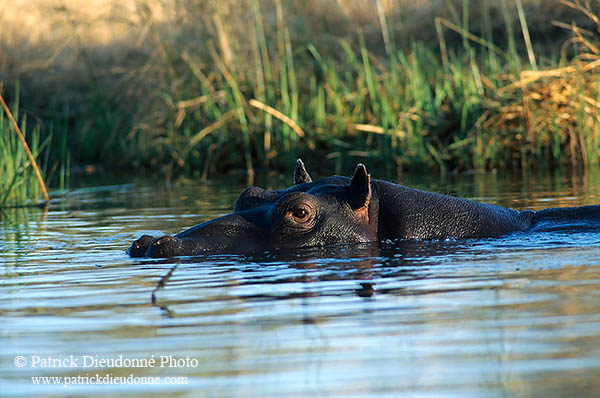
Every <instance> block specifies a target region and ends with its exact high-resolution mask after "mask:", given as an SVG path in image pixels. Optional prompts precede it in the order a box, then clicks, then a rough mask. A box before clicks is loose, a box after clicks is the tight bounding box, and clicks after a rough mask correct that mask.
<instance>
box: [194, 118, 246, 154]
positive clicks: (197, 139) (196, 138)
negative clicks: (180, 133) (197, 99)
mask: <svg viewBox="0 0 600 398" xmlns="http://www.w3.org/2000/svg"><path fill="white" fill-rule="evenodd" d="M236 115H237V110H235V109H232V110H230V111H229V112H227V113H226V114H224V115H223V117H222V118H221V119H219V120H218V121H216V122H214V123H213V124H211V125H210V126H207V127H205V128H203V129H202V130H200V131H199V132H197V133H196V134H194V136H193V137H192V138H190V142H189V146H190V148H192V147H194V146H195V145H196V144H198V143H199V142H200V141H202V139H203V138H204V137H206V136H207V135H209V134H210V133H212V132H213V131H215V130H218V129H220V128H221V127H223V126H225V125H226V124H227V123H229V122H230V121H231V120H232V119H234V118H235V117H236Z"/></svg>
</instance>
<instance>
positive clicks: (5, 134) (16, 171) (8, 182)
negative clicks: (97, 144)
mask: <svg viewBox="0 0 600 398" xmlns="http://www.w3.org/2000/svg"><path fill="white" fill-rule="evenodd" d="M12 108H13V109H15V110H16V109H18V108H19V107H18V102H17V103H15V105H14V106H13V107H12ZM13 116H14V117H15V120H19V114H18V112H17V111H14V112H13ZM19 127H20V129H21V131H23V132H27V134H26V140H27V142H28V145H29V147H30V150H31V153H32V155H33V157H34V158H35V160H36V162H37V164H38V166H39V167H40V173H41V175H42V178H43V179H44V180H45V181H50V180H51V179H52V175H53V174H54V172H55V171H56V170H57V169H58V175H59V182H58V186H59V188H60V189H65V188H66V187H68V184H69V176H70V172H69V159H70V156H69V154H68V152H67V147H66V145H63V146H62V147H61V148H59V151H58V152H57V154H58V156H57V158H58V159H59V160H57V161H54V165H53V167H51V168H49V167H48V166H49V165H51V162H50V161H49V157H50V153H51V148H50V143H51V142H52V138H53V134H52V132H47V133H45V134H42V125H41V123H39V122H38V123H35V126H34V127H33V128H29V126H28V122H27V118H26V117H23V118H21V123H20V126H19ZM61 138H62V140H63V141H65V140H66V136H65V134H62V137H61ZM0 176H2V177H1V178H0V208H3V207H21V206H34V205H42V204H44V203H45V202H44V199H43V197H42V190H41V188H40V184H39V181H38V179H37V177H36V175H35V172H34V170H33V167H32V166H31V163H30V160H29V158H28V156H27V154H26V152H25V148H24V147H23V143H22V142H21V141H20V140H19V138H18V136H17V134H16V133H15V132H14V128H13V126H12V125H11V124H10V123H9V120H8V118H7V117H6V116H5V113H4V111H3V110H2V112H0Z"/></svg>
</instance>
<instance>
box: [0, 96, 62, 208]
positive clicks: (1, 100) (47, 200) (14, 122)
mask: <svg viewBox="0 0 600 398" xmlns="http://www.w3.org/2000/svg"><path fill="white" fill-rule="evenodd" d="M1 87H2V86H0V88H1ZM0 103H2V108H4V112H6V115H7V116H8V118H9V119H10V121H11V123H12V125H13V127H14V128H15V131H16V133H17V135H18V136H19V139H20V140H21V142H22V143H23V146H24V147H25V152H27V156H28V157H29V161H30V162H31V166H32V167H33V171H34V172H35V175H36V177H37V179H38V182H39V183H40V187H41V188H42V194H43V195H44V200H45V201H46V203H48V202H50V198H49V197H48V191H47V190H46V184H44V179H43V178H42V174H41V173H40V169H38V166H37V163H36V161H35V158H34V157H33V154H32V153H31V150H30V149H29V145H27V141H25V136H23V133H22V132H21V129H20V128H19V125H18V124H17V122H16V121H15V118H14V117H13V115H12V113H11V112H10V109H8V105H6V102H4V98H2V93H1V92H0Z"/></svg>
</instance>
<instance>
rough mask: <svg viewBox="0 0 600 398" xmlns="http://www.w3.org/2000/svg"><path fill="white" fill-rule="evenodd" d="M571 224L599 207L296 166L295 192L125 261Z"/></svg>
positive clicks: (262, 200)
mask: <svg viewBox="0 0 600 398" xmlns="http://www.w3.org/2000/svg"><path fill="white" fill-rule="evenodd" d="M573 218H580V219H581V218H585V219H592V220H595V221H596V222H597V221H599V220H600V205H591V206H582V207H566V208H551V209H544V210H540V211H537V212H534V211H532V210H522V211H518V210H513V209H510V208H505V207H501V206H496V205H492V204H486V203H480V202H477V201H474V200H468V199H463V198H458V197H453V196H448V195H443V194H439V193H433V192H426V191H421V190H418V189H413V188H409V187H405V186H402V185H398V184H393V183H391V182H387V181H383V180H377V179H372V178H371V176H370V175H369V174H368V172H367V168H366V167H365V166H364V165H363V164H358V165H357V166H356V169H355V171H354V175H353V176H352V177H341V176H332V177H326V178H322V179H319V180H316V181H313V180H312V178H311V177H310V175H309V173H308V172H307V171H306V168H305V165H304V163H303V162H302V160H300V159H298V160H297V162H296V168H295V170H294V185H293V186H292V187H290V188H288V189H284V190H280V191H269V190H265V189H261V188H258V187H250V188H246V189H245V190H244V191H243V192H242V193H241V194H240V195H239V197H238V198H237V200H236V202H235V204H234V209H233V213H231V214H228V215H225V216H222V217H219V218H216V219H213V220H210V221H206V222H203V223H201V224H198V225H196V226H194V227H192V228H190V229H188V230H185V231H183V232H180V233H178V234H176V235H174V236H162V237H158V238H155V237H152V236H149V235H142V236H141V237H140V238H139V239H137V240H136V241H134V242H133V243H132V245H131V246H130V248H129V250H128V253H129V255H130V256H131V257H173V256H191V255H199V254H205V253H247V252H256V251H265V250H272V249H292V248H304V247H319V246H327V245H334V244H340V243H346V244H359V243H376V242H382V241H389V240H392V241H396V240H401V239H424V240H433V239H447V238H454V239H463V238H490V237H499V236H502V235H505V234H508V233H512V232H516V231H531V230H535V228H536V226H538V225H539V224H540V223H541V222H543V221H546V222H551V223H554V222H560V221H561V220H562V221H564V220H570V219H573Z"/></svg>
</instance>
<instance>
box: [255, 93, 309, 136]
mask: <svg viewBox="0 0 600 398" xmlns="http://www.w3.org/2000/svg"><path fill="white" fill-rule="evenodd" d="M248 103H249V104H250V105H252V106H253V107H255V108H258V109H260V110H263V111H265V112H267V113H268V114H270V115H272V116H275V117H276V118H277V119H279V120H281V121H282V122H284V123H285V124H287V125H288V126H290V128H291V129H292V130H294V131H295V132H296V134H298V137H304V136H305V134H304V131H302V129H301V128H300V126H298V124H297V123H296V122H295V121H293V120H292V119H291V118H289V117H287V116H286V115H284V114H283V113H281V112H279V111H278V110H277V109H275V108H272V107H270V106H269V105H265V104H263V103H262V102H260V101H258V100H255V99H251V100H250V101H248Z"/></svg>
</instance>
